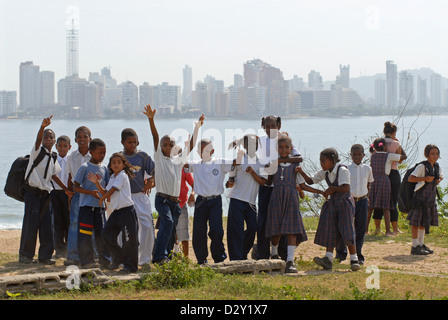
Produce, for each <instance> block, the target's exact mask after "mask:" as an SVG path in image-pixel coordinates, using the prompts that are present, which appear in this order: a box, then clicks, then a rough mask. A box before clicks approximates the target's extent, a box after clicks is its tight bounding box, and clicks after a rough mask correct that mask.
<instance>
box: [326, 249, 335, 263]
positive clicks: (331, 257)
mask: <svg viewBox="0 0 448 320" xmlns="http://www.w3.org/2000/svg"><path fill="white" fill-rule="evenodd" d="M325 256H326V257H327V258H328V259H330V261H333V252H329V251H327V252H326V253H325Z"/></svg>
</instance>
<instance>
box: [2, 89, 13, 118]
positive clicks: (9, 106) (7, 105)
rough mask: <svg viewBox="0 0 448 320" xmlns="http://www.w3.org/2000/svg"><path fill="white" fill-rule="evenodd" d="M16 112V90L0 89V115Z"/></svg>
mask: <svg viewBox="0 0 448 320" xmlns="http://www.w3.org/2000/svg"><path fill="white" fill-rule="evenodd" d="M16 112H17V92H16V91H0V116H8V115H13V114H15V113H16Z"/></svg>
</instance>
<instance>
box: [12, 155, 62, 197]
mask: <svg viewBox="0 0 448 320" xmlns="http://www.w3.org/2000/svg"><path fill="white" fill-rule="evenodd" d="M46 155H48V153H47V152H46V151H45V149H44V148H43V147H41V149H40V152H39V155H38V156H37V157H36V159H35V160H34V162H33V165H32V166H31V169H30V172H28V175H27V176H26V177H25V173H26V168H27V167H28V163H29V161H30V155H29V154H27V155H26V156H24V157H18V158H17V159H16V160H14V162H13V163H12V165H11V169H10V170H9V172H8V177H7V178H6V184H5V189H4V191H5V194H6V195H7V196H8V197H11V198H13V199H16V200H17V201H20V202H23V201H24V200H23V193H24V188H25V185H26V184H28V179H29V177H30V175H31V172H32V171H33V169H34V168H36V167H37V166H38V165H39V163H40V162H41V161H42V160H43V159H44V157H45V156H46ZM51 157H52V158H53V160H54V161H55V162H56V160H57V153H56V152H51ZM46 174H47V173H46V171H45V176H46Z"/></svg>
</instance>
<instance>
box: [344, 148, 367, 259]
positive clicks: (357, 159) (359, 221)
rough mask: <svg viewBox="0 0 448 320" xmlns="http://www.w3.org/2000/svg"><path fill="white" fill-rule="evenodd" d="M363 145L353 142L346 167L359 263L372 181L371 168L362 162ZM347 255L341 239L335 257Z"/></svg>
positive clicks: (361, 256) (361, 257)
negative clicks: (353, 207)
mask: <svg viewBox="0 0 448 320" xmlns="http://www.w3.org/2000/svg"><path fill="white" fill-rule="evenodd" d="M364 155H365V154H364V147H363V146H362V145H360V144H354V145H353V146H352V148H351V150H350V156H351V158H352V163H350V164H349V165H348V167H347V169H348V170H349V171H350V191H351V194H352V196H353V200H354V201H355V234H356V238H355V242H356V253H357V254H358V261H359V264H361V265H362V264H364V261H365V258H364V256H363V255H362V246H363V244H364V235H365V232H366V227H367V213H368V210H369V200H368V194H369V189H370V184H371V183H372V182H373V174H372V168H371V167H370V166H369V165H367V164H364V163H362V159H363V158H364ZM346 257H347V247H346V246H345V244H344V243H343V242H342V241H341V243H339V245H338V246H337V248H336V259H339V260H340V261H343V260H345V258H346Z"/></svg>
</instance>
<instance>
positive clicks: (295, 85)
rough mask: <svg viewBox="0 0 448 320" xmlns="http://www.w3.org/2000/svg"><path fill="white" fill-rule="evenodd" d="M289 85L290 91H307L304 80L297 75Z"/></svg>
mask: <svg viewBox="0 0 448 320" xmlns="http://www.w3.org/2000/svg"><path fill="white" fill-rule="evenodd" d="M288 84H289V91H302V90H304V89H305V83H304V82H303V78H299V77H298V76H297V75H294V76H293V78H292V79H291V80H289V81H288Z"/></svg>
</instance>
